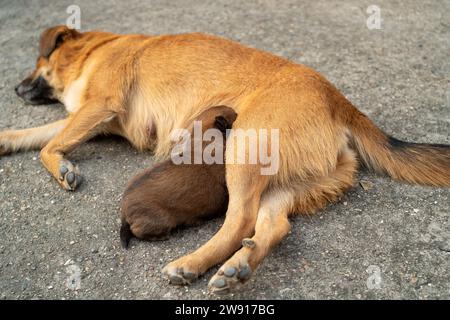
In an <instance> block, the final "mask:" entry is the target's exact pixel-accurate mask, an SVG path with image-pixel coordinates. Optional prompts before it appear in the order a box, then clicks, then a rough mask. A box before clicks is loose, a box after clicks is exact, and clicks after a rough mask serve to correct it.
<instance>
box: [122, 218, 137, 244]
mask: <svg viewBox="0 0 450 320" xmlns="http://www.w3.org/2000/svg"><path fill="white" fill-rule="evenodd" d="M133 237H134V234H133V232H132V231H131V228H130V224H129V223H128V222H126V221H122V225H121V226H120V242H121V243H122V247H123V248H125V249H128V245H129V244H130V240H131V238H133Z"/></svg>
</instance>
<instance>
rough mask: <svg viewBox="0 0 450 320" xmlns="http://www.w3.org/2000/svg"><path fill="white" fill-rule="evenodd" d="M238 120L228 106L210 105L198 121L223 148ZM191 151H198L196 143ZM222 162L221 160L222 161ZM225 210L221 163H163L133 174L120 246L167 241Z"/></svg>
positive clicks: (124, 201) (124, 204)
mask: <svg viewBox="0 0 450 320" xmlns="http://www.w3.org/2000/svg"><path fill="white" fill-rule="evenodd" d="M234 120H236V113H235V112H234V111H233V109H231V108H228V107H222V106H219V107H213V108H211V109H208V110H206V111H205V112H203V113H202V114H201V115H200V116H199V117H198V118H197V119H196V121H201V125H202V131H206V130H208V129H211V128H216V129H218V130H220V131H221V133H222V134H223V139H222V140H221V141H215V140H214V141H213V142H211V143H209V144H206V142H202V144H203V148H202V149H201V150H198V151H199V152H202V151H203V150H204V149H205V147H206V146H209V147H215V146H214V145H213V146H211V144H220V148H221V149H223V147H224V146H225V145H224V142H225V135H226V130H227V129H231V125H232V124H233V122H234ZM190 147H191V148H190V150H188V152H191V153H192V154H193V155H194V153H195V152H198V151H196V150H195V149H194V143H192V144H191V146H190ZM221 160H222V161H223V160H224V159H223V157H222V159H221ZM227 206H228V192H227V186H226V182H225V165H224V162H222V163H213V164H206V163H202V164H194V163H192V164H174V163H173V161H172V160H166V161H164V162H161V163H159V164H157V165H156V166H155V167H153V168H152V169H148V170H145V171H144V172H141V173H139V174H137V175H136V176H135V177H134V178H133V179H132V180H131V181H130V182H129V183H128V186H127V188H126V190H125V192H124V194H123V198H122V226H121V228H120V238H121V240H122V245H123V246H124V247H125V248H126V247H128V242H129V241H130V239H131V238H132V237H133V236H135V237H137V238H140V239H145V240H157V239H162V238H166V237H167V235H168V234H169V232H170V231H171V230H172V229H174V228H175V227H178V226H183V225H184V226H187V225H193V224H196V223H197V222H199V221H200V220H203V219H206V218H210V217H213V216H217V215H220V214H224V213H225V212H226V209H227Z"/></svg>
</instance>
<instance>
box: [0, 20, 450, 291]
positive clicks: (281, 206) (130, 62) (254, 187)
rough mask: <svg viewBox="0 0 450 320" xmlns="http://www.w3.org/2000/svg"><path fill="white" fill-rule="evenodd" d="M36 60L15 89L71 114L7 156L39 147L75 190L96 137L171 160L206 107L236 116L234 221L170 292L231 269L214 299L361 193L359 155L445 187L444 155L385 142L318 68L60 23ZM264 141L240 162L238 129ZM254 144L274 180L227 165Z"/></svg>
mask: <svg viewBox="0 0 450 320" xmlns="http://www.w3.org/2000/svg"><path fill="white" fill-rule="evenodd" d="M39 49H40V50H39V58H38V60H37V65H36V70H35V71H34V72H33V73H32V74H31V75H30V76H29V77H28V78H27V79H25V80H24V81H23V82H22V83H21V84H20V85H19V86H18V87H17V89H16V91H17V93H18V94H19V96H21V97H22V98H23V99H24V100H25V101H28V102H30V103H45V102H48V101H49V100H52V99H57V100H59V101H61V102H62V103H64V105H65V107H66V109H67V110H68V112H69V114H70V115H69V117H68V118H67V119H65V120H61V121H57V122H55V123H53V124H48V125H46V126H43V127H38V128H33V129H26V130H18V131H7V132H2V133H0V152H1V153H7V152H11V151H16V150H19V149H31V148H43V149H42V151H41V161H42V163H43V164H44V166H45V167H46V168H47V169H48V170H49V172H50V173H51V174H52V175H53V176H54V177H55V178H56V180H57V181H58V182H59V183H60V185H61V186H62V187H63V188H64V189H66V190H73V189H75V188H76V186H77V184H78V183H79V172H78V170H77V169H76V167H75V166H74V165H73V164H72V163H71V162H70V161H69V160H67V159H66V156H67V155H68V154H69V153H70V152H71V151H72V150H74V149H75V148H76V147H77V146H79V145H80V144H81V143H83V142H85V141H86V140H88V139H90V138H91V137H93V136H95V135H98V134H102V133H109V134H117V135H121V136H123V137H125V138H127V139H128V140H129V141H130V142H131V143H132V144H133V145H134V146H135V147H136V148H138V149H139V150H144V149H154V152H155V154H156V156H157V157H160V158H164V157H167V156H168V155H169V154H170V150H171V148H172V145H173V141H172V140H171V132H172V131H173V130H174V129H176V128H187V127H189V125H190V124H191V123H192V120H193V119H195V118H196V117H197V116H198V115H199V114H201V113H202V112H203V111H204V110H206V109H208V108H209V107H210V106H217V105H227V106H230V107H231V108H233V109H234V110H235V111H236V112H237V113H238V114H239V117H238V119H236V121H235V123H234V124H233V132H232V133H231V134H230V136H229V138H228V140H227V150H226V154H225V156H226V160H227V161H226V164H225V167H226V182H227V188H228V193H229V205H228V209H227V213H226V218H225V222H224V224H223V225H222V227H221V229H220V230H219V231H218V232H217V234H216V235H214V237H213V238H212V239H211V240H210V241H208V242H207V243H206V244H205V245H203V246H201V247H200V248H198V249H197V250H196V251H195V252H193V253H192V254H189V255H187V256H184V257H182V258H180V259H178V260H176V261H174V262H172V263H169V264H168V265H167V266H166V267H165V268H164V270H163V271H164V273H165V274H166V275H167V276H168V278H169V279H170V280H171V281H172V282H173V283H176V284H179V283H189V282H191V281H193V280H194V279H195V278H196V277H197V276H199V275H201V274H203V273H205V272H206V271H207V270H208V269H209V268H211V267H212V266H214V265H217V264H218V263H221V262H223V261H225V260H226V259H228V260H227V261H226V262H225V263H224V264H223V265H222V267H221V268H220V269H219V271H218V272H217V274H216V275H215V276H214V277H213V278H212V279H211V281H210V286H209V288H210V290H211V291H213V292H217V293H220V292H227V291H228V290H230V289H233V288H234V287H236V285H238V284H240V283H244V282H246V281H247V280H248V279H249V278H250V275H251V274H252V272H253V271H254V270H256V268H257V267H258V266H259V265H260V263H261V262H262V261H263V259H264V258H265V257H266V256H267V254H268V252H269V251H270V250H271V249H272V248H273V247H274V246H275V245H276V244H277V243H278V242H279V241H280V240H281V239H283V238H284V237H285V236H286V234H287V233H288V231H289V228H290V224H289V221H288V217H289V215H291V214H294V213H298V212H314V211H315V210H317V209H319V208H322V207H324V206H325V205H326V204H327V203H329V202H330V201H335V200H336V199H338V198H339V197H340V196H341V195H342V194H343V193H344V191H345V190H346V189H347V188H349V187H350V186H352V185H353V183H354V176H355V172H356V170H357V167H358V159H357V157H359V159H360V161H361V162H363V163H364V164H366V165H367V167H369V168H371V169H373V170H375V171H377V172H379V173H387V174H388V175H390V176H391V177H393V178H395V179H397V180H400V181H405V182H410V183H418V184H427V185H433V186H450V147H449V146H445V145H428V144H415V143H408V142H401V141H398V140H395V139H393V138H390V137H389V136H388V135H386V134H385V133H384V132H383V131H381V130H380V129H379V128H377V127H376V126H375V124H374V123H373V122H372V121H371V120H370V119H368V118H367V117H366V116H365V115H363V114H362V113H361V112H359V111H358V110H357V109H356V108H355V107H354V106H353V105H352V104H351V103H350V102H349V101H348V100H347V99H346V98H345V97H344V96H343V95H342V94H341V93H340V92H339V91H338V90H337V89H336V88H335V87H334V86H333V85H332V84H331V83H329V82H328V81H327V80H326V79H325V78H324V77H323V76H321V75H320V74H318V73H317V72H316V71H314V70H312V69H310V68H308V67H306V66H303V65H299V64H296V63H293V62H291V61H288V60H286V59H284V58H281V57H277V56H274V55H272V54H270V53H267V52H262V51H259V50H256V49H253V48H248V47H245V46H243V45H241V44H239V43H237V42H233V41H230V40H226V39H223V38H220V37H216V36H211V35H205V34H200V33H194V34H181V35H163V36H145V35H118V34H111V33H105V32H85V33H80V32H77V31H75V30H70V29H68V28H67V27H65V26H58V27H54V28H51V29H49V30H47V31H45V32H44V33H43V35H42V36H41V40H40V45H39ZM263 130H266V131H270V132H271V133H273V132H278V133H279V139H278V140H277V139H274V140H273V141H272V139H270V141H269V140H268V139H266V138H265V137H264V136H259V135H254V136H253V138H252V139H253V140H254V141H253V143H249V144H247V145H244V147H243V148H242V149H241V150H240V151H239V152H235V151H236V150H235V149H234V148H230V146H231V145H235V142H236V141H235V140H239V134H238V133H239V132H242V131H244V132H249V131H252V132H255V131H256V132H262V131H263ZM277 130H278V131H277ZM248 140H250V139H248ZM255 142H256V143H257V144H259V145H262V146H263V147H265V149H266V150H275V151H274V152H273V154H274V155H277V157H275V158H274V159H276V160H274V163H276V164H277V165H278V167H277V170H276V171H275V172H273V173H272V174H270V175H267V174H262V169H265V166H266V163H265V161H259V160H258V161H257V162H250V161H244V163H239V162H238V163H236V162H233V161H232V159H234V158H235V156H236V154H238V156H242V157H243V158H244V159H247V158H251V156H252V154H254V150H253V147H254V145H255ZM277 151H278V152H277ZM271 155H272V151H271ZM247 237H251V241H244V244H245V245H244V246H243V247H242V241H243V239H245V238H247ZM230 257H231V258H230Z"/></svg>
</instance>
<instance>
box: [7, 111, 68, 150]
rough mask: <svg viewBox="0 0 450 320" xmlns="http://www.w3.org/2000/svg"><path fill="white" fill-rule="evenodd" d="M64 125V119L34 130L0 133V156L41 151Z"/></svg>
mask: <svg viewBox="0 0 450 320" xmlns="http://www.w3.org/2000/svg"><path fill="white" fill-rule="evenodd" d="M66 123H67V120H66V119H64V120H59V121H56V122H52V123H49V124H46V125H43V126H40V127H36V128H29V129H23V130H7V131H3V132H0V156H1V155H4V154H8V153H11V152H16V151H19V150H32V149H42V148H43V147H44V146H45V145H46V144H47V143H48V142H49V141H50V140H51V139H52V138H53V137H54V136H55V135H57V134H58V133H59V132H61V130H62V129H63V128H64V126H65V125H66Z"/></svg>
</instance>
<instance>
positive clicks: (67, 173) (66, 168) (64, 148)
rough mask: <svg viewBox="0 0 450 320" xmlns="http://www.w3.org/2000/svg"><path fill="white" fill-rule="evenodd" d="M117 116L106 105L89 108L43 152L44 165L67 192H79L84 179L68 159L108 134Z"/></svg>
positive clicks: (72, 117)
mask: <svg viewBox="0 0 450 320" xmlns="http://www.w3.org/2000/svg"><path fill="white" fill-rule="evenodd" d="M114 117H115V113H114V112H113V111H111V110H108V109H107V108H105V107H103V105H102V104H99V105H96V104H88V105H85V106H84V107H81V108H80V110H79V111H77V112H76V113H75V114H73V115H71V116H70V118H69V119H68V123H67V125H66V126H65V127H64V130H63V131H61V132H60V133H59V134H58V135H56V136H55V137H54V138H53V139H52V140H51V141H50V142H49V143H48V144H47V145H46V146H45V147H44V149H42V151H41V161H42V163H43V164H44V166H45V167H46V168H47V170H48V171H49V172H50V173H51V174H52V175H53V176H54V177H55V179H56V180H57V181H58V182H59V184H60V185H61V186H62V187H63V188H64V189H66V190H75V188H76V187H77V186H78V184H79V183H80V180H81V177H80V175H79V172H78V169H77V168H76V167H75V166H74V165H73V164H72V163H71V162H70V161H68V160H66V159H64V156H65V155H66V154H68V153H70V152H71V151H73V150H74V149H75V148H76V147H77V146H79V145H80V144H81V143H83V142H85V141H87V140H89V139H90V138H93V137H94V136H96V135H97V134H98V133H99V132H104V131H106V130H105V127H107V125H108V123H109V122H110V121H111V120H112V119H113V118H114Z"/></svg>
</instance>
